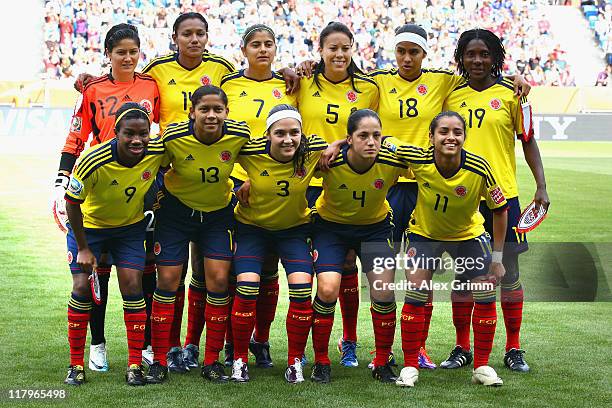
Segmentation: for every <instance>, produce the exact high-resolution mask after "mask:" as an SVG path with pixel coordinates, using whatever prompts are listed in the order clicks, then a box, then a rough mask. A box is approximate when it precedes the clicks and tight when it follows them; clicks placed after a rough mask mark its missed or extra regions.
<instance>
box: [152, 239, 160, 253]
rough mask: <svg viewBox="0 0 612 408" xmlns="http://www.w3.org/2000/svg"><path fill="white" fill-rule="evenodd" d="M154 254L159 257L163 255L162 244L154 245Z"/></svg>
mask: <svg viewBox="0 0 612 408" xmlns="http://www.w3.org/2000/svg"><path fill="white" fill-rule="evenodd" d="M153 253H154V254H155V255H159V254H160V253H161V244H160V243H159V242H156V243H155V244H153Z"/></svg>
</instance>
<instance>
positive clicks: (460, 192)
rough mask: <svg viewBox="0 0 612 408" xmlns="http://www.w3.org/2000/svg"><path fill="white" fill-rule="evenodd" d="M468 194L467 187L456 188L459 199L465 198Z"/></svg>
mask: <svg viewBox="0 0 612 408" xmlns="http://www.w3.org/2000/svg"><path fill="white" fill-rule="evenodd" d="M466 193H467V188H465V186H457V187H455V194H457V197H465V195H466Z"/></svg>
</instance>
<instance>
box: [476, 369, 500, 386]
mask: <svg viewBox="0 0 612 408" xmlns="http://www.w3.org/2000/svg"><path fill="white" fill-rule="evenodd" d="M472 383H473V384H482V385H488V386H491V387H501V386H502V385H503V384H504V382H503V381H502V379H501V378H499V377H498V376H497V373H496V372H495V370H494V369H493V368H492V367H489V366H480V367H478V368H477V369H475V370H474V372H473V373H472Z"/></svg>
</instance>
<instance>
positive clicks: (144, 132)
mask: <svg viewBox="0 0 612 408" xmlns="http://www.w3.org/2000/svg"><path fill="white" fill-rule="evenodd" d="M116 117H117V119H116V121H115V133H116V135H117V137H116V138H115V139H112V140H110V141H108V142H105V143H103V144H100V145H97V146H95V147H93V148H91V149H90V150H89V151H88V152H86V153H84V154H83V155H82V156H81V158H80V160H79V162H78V163H77V165H76V168H75V171H74V172H73V174H72V177H71V179H70V184H69V186H68V189H67V191H66V211H67V214H68V221H69V225H68V235H67V245H68V262H69V264H70V271H71V272H72V281H73V287H72V295H71V297H70V301H69V302H68V341H69V343H70V369H69V371H68V376H67V377H66V380H65V381H64V382H65V383H66V384H70V385H81V384H82V383H83V382H84V381H85V372H84V370H83V361H84V358H83V352H84V348H85V339H86V336H87V322H88V321H89V312H90V309H91V292H90V287H89V282H88V276H89V274H90V273H91V272H92V268H94V269H95V268H96V266H97V259H98V258H99V257H100V254H101V253H102V252H103V251H108V252H110V254H111V255H112V257H113V259H114V261H115V265H116V267H117V276H118V279H119V289H120V290H121V295H122V297H123V311H124V320H125V327H126V331H127V339H128V353H129V357H128V370H127V373H126V380H127V383H128V384H129V385H145V384H146V382H145V379H144V375H143V371H142V366H141V365H140V364H141V359H142V356H141V350H142V346H143V342H144V332H145V324H146V319H147V314H146V310H145V301H144V298H143V293H142V273H143V269H144V263H145V248H144V244H145V229H146V225H145V222H144V214H143V206H144V197H145V194H146V192H147V191H148V190H149V188H150V187H151V184H152V183H153V182H154V180H155V174H157V171H158V170H159V167H160V165H161V164H162V160H164V147H163V144H162V142H161V140H159V139H156V140H153V141H151V142H149V133H150V122H149V115H148V113H147V111H146V109H145V108H143V107H142V106H140V105H138V104H136V103H126V104H124V105H123V106H121V108H119V110H118V111H117V115H116Z"/></svg>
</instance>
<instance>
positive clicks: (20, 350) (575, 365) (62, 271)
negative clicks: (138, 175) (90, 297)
mask: <svg viewBox="0 0 612 408" xmlns="http://www.w3.org/2000/svg"><path fill="white" fill-rule="evenodd" d="M541 150H542V153H543V156H544V164H545V168H546V176H547V181H548V191H549V194H550V198H551V202H552V205H551V209H550V215H549V217H548V219H547V220H546V221H545V222H544V223H543V224H542V225H541V226H540V227H539V228H538V229H537V230H535V231H534V232H533V233H531V234H530V236H529V239H530V241H531V242H543V241H549V242H572V241H584V242H598V243H606V242H608V243H610V242H612V228H611V226H612V207H611V206H610V202H612V143H586V142H584V143H572V142H557V143H553V142H549V143H541ZM56 156H57V155H55V154H53V155H47V156H27V155H23V156H19V157H15V156H12V155H11V156H9V155H7V154H6V153H1V152H0V159H1V160H0V186H2V187H1V188H0V242H1V245H0V393H1V395H0V404H3V403H9V402H10V401H9V399H8V397H7V396H8V390H9V389H24V388H27V389H58V388H64V385H63V383H62V381H63V379H64V376H65V374H66V367H67V365H68V357H69V356H68V343H67V339H66V303H67V301H68V295H69V293H70V288H71V279H70V275H69V272H68V269H67V267H66V255H65V254H66V250H65V240H64V237H63V235H62V234H61V233H60V232H59V231H58V230H57V228H56V227H55V225H54V223H53V221H52V218H51V216H50V212H49V205H48V201H49V197H50V186H49V185H50V182H51V179H52V177H53V175H54V174H55V168H56V166H57V157H56ZM517 161H518V162H519V167H518V177H519V184H520V186H521V196H522V197H523V204H526V203H527V202H529V201H530V197H531V196H532V194H533V191H534V183H533V180H532V178H531V174H530V172H529V168H528V167H527V166H526V165H525V164H524V160H522V159H521V158H518V159H517ZM609 247H610V246H609V245H608V248H609ZM604 255H607V256H606V258H607V260H608V261H609V260H610V259H611V258H612V255H610V254H609V253H608V254H604ZM605 261H606V259H602V264H605V265H609V264H610V262H607V263H606V262H605ZM608 270H609V266H608ZM536 273H538V271H537V270H526V269H523V270H522V274H523V275H525V274H536ZM113 275H114V273H113ZM611 278H612V275H611V274H610V273H609V272H608V273H607V274H605V273H604V279H607V281H608V287H609V286H610V285H609V282H610V280H611ZM286 299H287V291H286V285H285V282H284V281H282V282H281V300H280V302H279V307H278V315H277V318H276V320H275V322H274V324H273V326H272V336H271V343H272V356H273V359H274V361H275V367H274V368H273V369H269V370H258V369H252V370H251V377H252V380H251V382H250V383H248V384H226V385H221V386H218V385H212V384H209V383H205V382H204V380H203V379H202V378H201V377H200V375H199V370H197V371H196V372H191V373H188V374H186V375H183V376H180V375H173V376H171V378H170V380H169V381H168V383H167V384H164V385H161V386H146V387H142V388H138V389H133V388H129V387H128V386H127V385H125V381H124V369H125V361H126V357H127V350H126V340H125V331H124V326H123V318H122V316H123V314H122V311H121V297H120V295H119V291H118V288H117V284H116V281H115V280H114V278H113V279H111V288H110V300H109V306H108V312H107V340H108V348H109V359H110V367H111V369H110V371H109V372H108V373H93V372H90V371H89V370H87V379H88V382H87V383H86V385H84V386H82V387H80V388H78V389H76V388H67V390H68V398H67V399H66V400H65V401H63V402H57V404H58V406H59V405H60V404H66V405H68V406H82V407H83V406H87V407H95V406H108V405H112V406H117V407H118V406H136V407H140V406H145V407H146V406H159V407H161V406H178V405H182V406H196V404H197V405H202V406H230V405H232V406H245V405H249V406H273V405H275V406H322V405H327V406H338V407H344V406H347V407H366V406H377V407H388V406H408V405H409V406H416V407H419V406H424V407H425V406H436V407H438V406H468V405H470V406H479V407H489V406H490V407H493V406H509V405H515V406H538V407H541V406H554V407H566V406H568V407H570V406H593V407H603V406H612V384H611V378H612V370H611V360H610V355H611V350H612V328H611V327H612V325H611V323H612V321H611V317H610V316H612V303H606V302H597V303H552V302H550V303H526V305H525V316H524V324H523V331H522V344H523V347H524V348H525V349H526V350H527V354H526V359H527V361H528V362H529V364H530V365H531V367H532V371H531V372H530V373H528V374H514V373H511V372H509V371H508V370H507V369H505V368H504V366H503V362H502V356H503V344H504V341H505V333H504V328H503V321H502V320H501V310H499V307H498V312H499V317H500V322H499V324H498V330H497V336H496V339H495V347H494V349H493V353H492V355H491V363H490V364H491V365H492V366H493V367H494V368H495V369H496V370H497V372H498V374H500V376H501V377H502V378H503V380H504V386H503V387H501V388H498V389H491V388H485V387H478V386H473V385H471V384H470V374H471V370H470V369H467V368H466V369H461V370H457V371H443V370H435V371H426V370H422V371H421V376H420V382H419V383H418V384H417V386H416V387H415V388H414V389H400V388H398V387H396V386H394V385H388V386H385V385H382V384H379V383H377V382H375V381H374V380H373V379H372V378H371V375H370V372H369V370H368V369H367V368H366V366H367V363H368V361H369V359H370V354H369V351H370V350H372V349H373V335H372V330H371V322H370V314H369V310H368V304H367V303H365V302H362V304H361V310H360V320H359V329H358V330H359V331H358V332H359V336H360V339H359V343H360V345H361V347H360V348H358V357H359V362H360V366H359V368H355V369H346V368H342V367H340V366H339V364H338V360H339V356H338V354H336V353H335V352H334V351H333V350H334V349H333V347H330V350H331V356H332V364H333V366H332V370H333V382H332V383H331V384H329V385H326V386H322V385H317V384H313V383H311V382H310V381H307V382H306V383H304V384H302V385H299V386H290V385H288V384H286V383H285V381H284V379H283V372H284V368H285V358H286V357H285V356H286V340H285V338H286V337H285V327H284V316H285V314H286V310H287V300H286ZM450 316H451V313H450V304H448V303H445V302H440V303H438V304H436V305H435V308H434V315H433V319H432V324H431V332H430V336H429V341H428V349H429V351H430V354H431V356H432V358H433V359H434V360H435V361H436V362H438V363H439V362H440V361H441V360H443V359H444V358H445V357H446V356H447V354H448V352H449V350H450V348H451V346H452V345H453V342H454V329H453V326H452V322H451V317H450ZM183 321H184V323H183V330H184V329H185V326H186V317H185V318H184V320H183ZM340 331H341V325H340V316H339V313H338V314H337V318H336V325H335V328H334V333H333V335H332V338H333V339H337V338H338V336H339V335H340ZM182 337H183V338H184V334H183V336H182ZM399 338H400V337H399V325H398V329H397V333H396V342H395V347H394V350H395V352H396V355H397V356H398V357H399V359H400V361H401V350H400V344H399ZM307 355H308V357H309V358H310V360H312V349H311V344H310V342H309V345H308V347H307ZM310 369H311V365H310V364H309V365H308V366H307V367H306V369H305V374H307V375H309V373H310ZM12 402H13V403H14V402H15V401H12ZM31 404H32V405H36V406H42V405H45V406H46V405H49V404H50V403H49V401H45V402H38V403H37V402H32V403H31ZM54 404H55V403H54Z"/></svg>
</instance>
